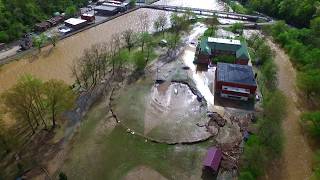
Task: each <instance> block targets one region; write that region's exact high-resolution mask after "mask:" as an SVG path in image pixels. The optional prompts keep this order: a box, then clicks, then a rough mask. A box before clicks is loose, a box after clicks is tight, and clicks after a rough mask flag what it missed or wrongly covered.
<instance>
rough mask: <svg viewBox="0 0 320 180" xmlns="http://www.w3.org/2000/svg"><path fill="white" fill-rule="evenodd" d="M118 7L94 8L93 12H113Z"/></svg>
mask: <svg viewBox="0 0 320 180" xmlns="http://www.w3.org/2000/svg"><path fill="white" fill-rule="evenodd" d="M118 8H119V7H115V6H96V7H95V8H94V10H100V11H115V10H117V9H118Z"/></svg>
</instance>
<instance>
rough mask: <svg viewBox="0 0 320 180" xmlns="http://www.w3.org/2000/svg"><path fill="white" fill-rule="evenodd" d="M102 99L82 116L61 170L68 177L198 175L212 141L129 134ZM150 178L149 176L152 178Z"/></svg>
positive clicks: (180, 177)
mask: <svg viewBox="0 0 320 180" xmlns="http://www.w3.org/2000/svg"><path fill="white" fill-rule="evenodd" d="M106 109H107V105H106V103H105V101H101V102H100V103H98V104H97V105H95V106H94V107H93V108H92V110H91V111H90V113H88V115H87V116H86V117H85V119H84V122H83V124H82V125H81V127H80V129H79V134H78V136H77V137H76V138H75V141H74V144H73V146H72V149H71V151H70V152H69V154H70V156H69V158H68V159H67V160H66V161H65V163H64V165H63V167H62V169H61V170H62V171H63V172H64V173H66V174H67V176H68V178H70V179H122V178H124V179H139V177H141V174H146V177H148V176H149V177H150V178H151V177H156V179H199V178H200V177H201V175H202V166H201V163H202V158H203V156H204V155H205V153H206V150H207V148H208V147H209V145H210V144H212V143H213V142H210V141H208V142H204V143H199V144H196V145H174V146H173V145H166V144H159V143H153V142H150V141H146V139H145V138H142V137H140V136H136V135H132V134H130V133H127V132H126V129H124V128H123V127H121V126H120V125H118V124H116V121H115V119H113V118H112V117H111V116H109V115H108V112H107V110H106ZM152 179H153V178H152Z"/></svg>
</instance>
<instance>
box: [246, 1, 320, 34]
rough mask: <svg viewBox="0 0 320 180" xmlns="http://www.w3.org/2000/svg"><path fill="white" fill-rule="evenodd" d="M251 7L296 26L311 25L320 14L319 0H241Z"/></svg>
mask: <svg viewBox="0 0 320 180" xmlns="http://www.w3.org/2000/svg"><path fill="white" fill-rule="evenodd" d="M240 2H242V3H243V4H245V5H246V6H247V7H248V8H249V9H251V10H256V11H258V12H263V13H266V14H268V15H269V16H272V17H276V18H279V19H283V20H285V21H286V22H287V23H288V24H291V25H294V26H296V27H299V28H302V27H309V25H310V22H311V20H312V19H314V18H316V17H319V16H320V1H319V0H278V1H274V0H241V1H240Z"/></svg>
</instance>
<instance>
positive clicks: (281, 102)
mask: <svg viewBox="0 0 320 180" xmlns="http://www.w3.org/2000/svg"><path fill="white" fill-rule="evenodd" d="M247 42H248V47H249V52H250V55H251V57H252V60H253V64H254V66H256V68H257V70H258V71H257V72H258V84H259V89H260V91H261V93H262V97H263V102H262V107H263V113H262V114H261V115H259V116H258V118H257V122H256V123H255V124H254V126H255V127H256V128H257V132H256V134H254V135H251V136H250V138H249V140H248V141H247V142H246V144H245V147H244V152H243V155H242V161H241V168H240V175H239V179H240V180H253V179H258V178H259V177H262V176H263V175H264V173H265V170H266V168H267V167H268V166H269V165H270V164H271V162H272V161H273V160H275V159H277V158H279V157H280V156H281V153H282V149H283V133H282V128H281V127H282V126H281V124H282V120H283V118H284V116H285V111H286V108H285V107H286V102H285V97H284V95H283V94H282V93H281V92H280V91H279V90H278V89H277V70H276V66H275V64H274V62H273V52H272V50H271V49H270V47H269V46H268V45H267V44H266V43H265V39H263V38H261V37H259V35H253V36H251V38H250V39H248V41H247Z"/></svg>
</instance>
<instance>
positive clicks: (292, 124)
mask: <svg viewBox="0 0 320 180" xmlns="http://www.w3.org/2000/svg"><path fill="white" fill-rule="evenodd" d="M267 43H268V44H269V46H270V47H271V49H272V50H273V51H274V52H275V64H276V65H277V67H278V82H279V85H278V86H279V89H280V90H281V91H282V92H283V93H284V95H285V96H286V97H287V103H288V105H287V106H288V107H287V110H288V113H287V117H286V118H285V119H284V121H283V125H282V126H283V131H284V136H285V143H284V151H283V157H282V159H281V160H280V162H279V164H280V165H279V166H275V167H273V168H272V170H271V171H270V172H269V173H267V177H266V179H270V180H273V179H285V180H307V179H309V178H310V176H311V174H312V150H311V148H310V146H309V145H308V143H307V139H306V137H305V136H304V134H303V131H302V129H301V126H300V124H299V116H300V114H301V111H300V110H299V109H298V107H299V104H298V95H297V92H296V89H297V87H296V83H295V82H296V81H295V79H296V71H295V69H294V68H293V66H292V64H291V62H290V60H289V57H288V55H287V54H285V52H284V51H283V50H282V49H281V48H280V47H279V46H278V45H276V44H275V43H273V42H272V41H271V40H268V41H267Z"/></svg>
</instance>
